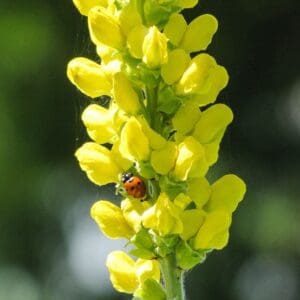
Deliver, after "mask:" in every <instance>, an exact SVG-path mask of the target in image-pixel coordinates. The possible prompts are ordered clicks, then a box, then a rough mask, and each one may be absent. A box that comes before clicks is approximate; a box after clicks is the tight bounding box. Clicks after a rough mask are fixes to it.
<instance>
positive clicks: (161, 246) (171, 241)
mask: <svg viewBox="0 0 300 300" xmlns="http://www.w3.org/2000/svg"><path fill="white" fill-rule="evenodd" d="M154 242H155V244H156V245H157V247H156V248H155V252H156V253H157V254H158V255H159V256H160V257H166V256H167V255H168V254H170V253H173V252H174V249H175V246H176V244H177V243H178V236H177V235H169V236H164V237H161V236H158V235H155V236H154Z"/></svg>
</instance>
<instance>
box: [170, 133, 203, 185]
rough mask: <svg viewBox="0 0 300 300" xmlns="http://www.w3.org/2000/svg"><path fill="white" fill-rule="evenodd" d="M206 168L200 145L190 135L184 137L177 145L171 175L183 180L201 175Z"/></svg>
mask: <svg viewBox="0 0 300 300" xmlns="http://www.w3.org/2000/svg"><path fill="white" fill-rule="evenodd" d="M207 170H208V165H207V162H206V159H205V152H204V148H203V147H202V145H201V144H200V143H198V142H197V141H196V140H195V139H194V138H193V137H192V136H189V137H187V138H185V139H184V141H183V142H181V143H180V144H179V145H178V157H177V160H176V163H175V168H174V171H172V176H173V177H174V178H175V179H177V180H182V181H184V180H186V179H187V178H188V177H191V176H192V177H202V176H204V175H205V174H206V172H207Z"/></svg>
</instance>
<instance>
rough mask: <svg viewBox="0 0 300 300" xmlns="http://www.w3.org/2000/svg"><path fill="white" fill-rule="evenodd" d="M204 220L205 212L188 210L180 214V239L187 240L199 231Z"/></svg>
mask: <svg viewBox="0 0 300 300" xmlns="http://www.w3.org/2000/svg"><path fill="white" fill-rule="evenodd" d="M204 220H205V212H204V211H203V210H200V209H189V210H185V211H183V212H182V215H181V221H182V223H183V232H182V233H181V234H180V237H181V238H182V239H183V240H185V241H186V240H188V239H190V238H191V237H193V236H194V235H195V234H196V233H197V232H198V230H199V228H200V226H201V225H202V224H203V222H204Z"/></svg>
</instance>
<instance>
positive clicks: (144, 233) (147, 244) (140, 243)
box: [130, 228, 154, 250]
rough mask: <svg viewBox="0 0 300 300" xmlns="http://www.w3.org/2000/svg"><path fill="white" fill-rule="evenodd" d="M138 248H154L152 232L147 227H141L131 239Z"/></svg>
mask: <svg viewBox="0 0 300 300" xmlns="http://www.w3.org/2000/svg"><path fill="white" fill-rule="evenodd" d="M130 241H131V242H132V243H133V244H134V245H135V246H136V247H137V248H145V249H148V250H152V249H153V248H154V243H153V239H152V236H151V234H150V233H149V231H148V230H147V229H146V228H141V229H140V230H139V232H138V233H137V234H135V235H134V236H133V237H132V238H131V240H130Z"/></svg>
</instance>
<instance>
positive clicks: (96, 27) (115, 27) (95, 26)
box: [88, 6, 125, 50]
mask: <svg viewBox="0 0 300 300" xmlns="http://www.w3.org/2000/svg"><path fill="white" fill-rule="evenodd" d="M88 25H89V31H90V36H91V40H92V42H93V43H94V44H96V45H98V44H104V45H107V46H109V47H112V48H115V49H119V50H120V49H122V48H123V47H124V46H125V37H124V35H123V33H122V30H121V28H120V26H119V24H118V21H117V20H116V18H115V17H114V16H113V15H112V14H110V13H109V12H108V11H107V10H106V9H104V8H103V7H101V6H96V7H93V8H92V9H91V10H90V11H89V14H88Z"/></svg>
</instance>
